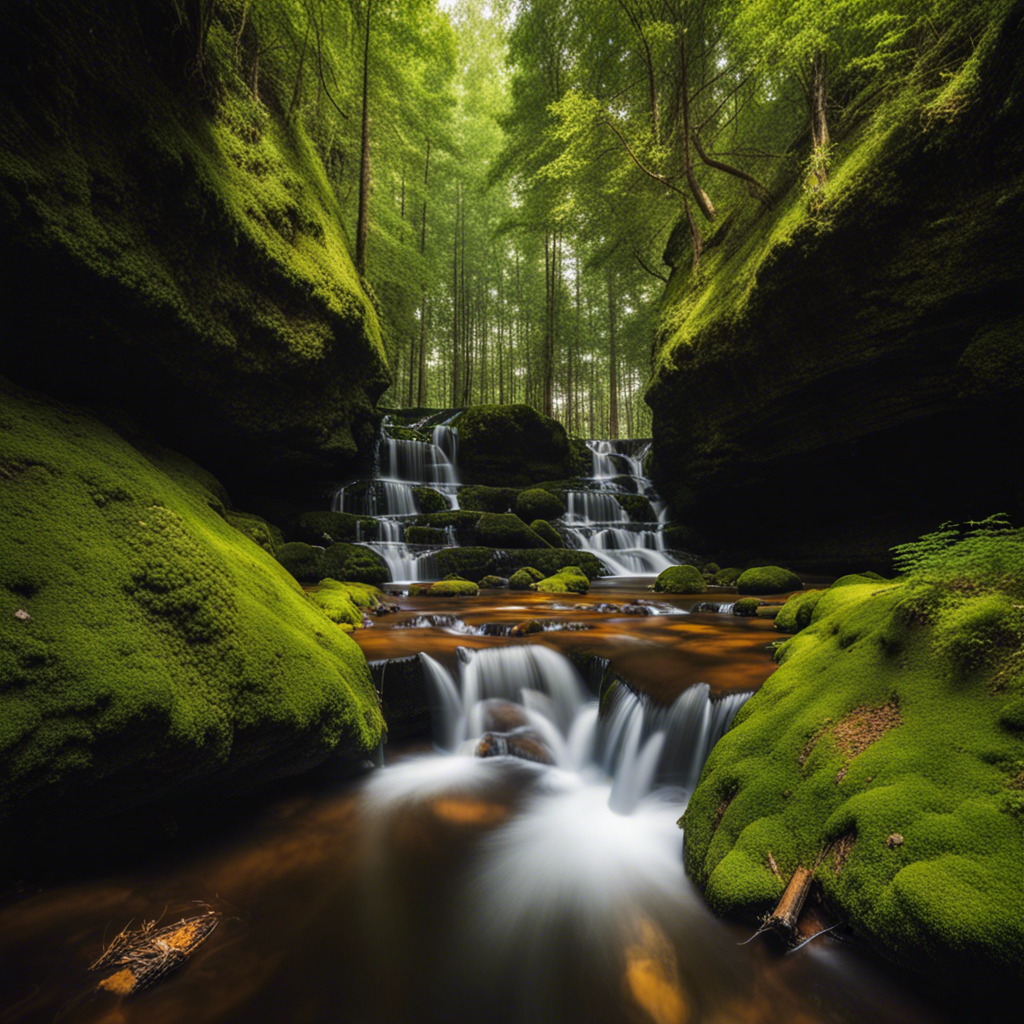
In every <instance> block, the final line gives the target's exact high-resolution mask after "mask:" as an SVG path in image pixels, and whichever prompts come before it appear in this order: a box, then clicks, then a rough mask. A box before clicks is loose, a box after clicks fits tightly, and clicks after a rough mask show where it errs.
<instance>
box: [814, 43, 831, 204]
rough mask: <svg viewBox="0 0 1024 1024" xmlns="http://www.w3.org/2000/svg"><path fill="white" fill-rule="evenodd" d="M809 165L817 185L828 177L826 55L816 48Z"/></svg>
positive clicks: (823, 182)
mask: <svg viewBox="0 0 1024 1024" xmlns="http://www.w3.org/2000/svg"><path fill="white" fill-rule="evenodd" d="M810 103H811V167H812V168H813V170H814V176H815V177H816V178H817V179H818V187H819V188H820V187H821V186H822V185H824V184H825V181H826V179H827V178H828V150H829V135H828V57H827V56H826V55H825V54H824V53H822V52H821V50H818V52H817V53H815V55H814V59H813V61H812V62H811V88H810Z"/></svg>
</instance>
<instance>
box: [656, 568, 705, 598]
mask: <svg viewBox="0 0 1024 1024" xmlns="http://www.w3.org/2000/svg"><path fill="white" fill-rule="evenodd" d="M654 589H655V590H656V591H657V592H658V593H659V594H703V593H704V590H705V589H706V584H705V583H704V577H703V576H701V574H700V570H698V569H697V568H696V567H695V566H692V565H673V566H671V567H670V568H668V569H665V570H664V571H663V572H661V573H659V574H658V578H657V579H656V580H655V581H654Z"/></svg>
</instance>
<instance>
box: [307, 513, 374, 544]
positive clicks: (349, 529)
mask: <svg viewBox="0 0 1024 1024" xmlns="http://www.w3.org/2000/svg"><path fill="white" fill-rule="evenodd" d="M376 533H377V522H376V520H374V519H370V518H368V517H365V516H364V517H360V516H353V515H349V513H347V512H306V513H304V514H303V515H302V516H301V517H300V518H299V535H300V536H301V537H302V539H303V540H304V541H306V542H307V543H309V544H317V545H321V544H323V545H326V544H333V543H334V542H335V541H353V540H373V539H374V537H375V536H376Z"/></svg>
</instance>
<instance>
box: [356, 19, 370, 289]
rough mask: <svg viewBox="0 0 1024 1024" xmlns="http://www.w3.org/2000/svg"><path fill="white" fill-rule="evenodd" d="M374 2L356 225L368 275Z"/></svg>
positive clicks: (361, 268) (359, 262) (361, 264)
mask: <svg viewBox="0 0 1024 1024" xmlns="http://www.w3.org/2000/svg"><path fill="white" fill-rule="evenodd" d="M372 14H373V0H366V38H365V42H364V45H363V144H362V156H361V158H360V162H359V219H358V221H357V223H356V270H357V271H358V273H359V275H360V276H361V277H362V276H365V275H366V241H367V238H368V236H369V232H370V19H371V16H372Z"/></svg>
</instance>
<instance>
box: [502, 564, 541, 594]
mask: <svg viewBox="0 0 1024 1024" xmlns="http://www.w3.org/2000/svg"><path fill="white" fill-rule="evenodd" d="M542 579H544V573H542V572H541V571H540V570H539V569H534V567H533V566H532V565H524V566H523V567H522V568H521V569H516V571H515V572H514V573H512V575H511V576H510V577H509V579H508V588H509V590H529V589H530V588H531V587H533V585H534V584H535V583H540V581H541V580H542Z"/></svg>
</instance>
